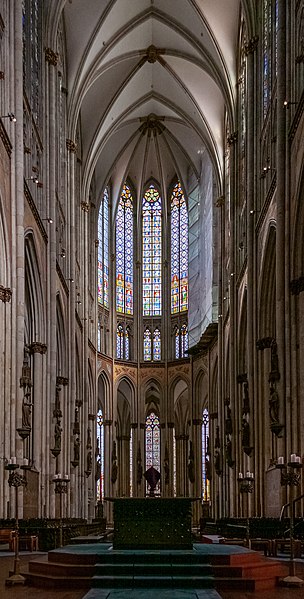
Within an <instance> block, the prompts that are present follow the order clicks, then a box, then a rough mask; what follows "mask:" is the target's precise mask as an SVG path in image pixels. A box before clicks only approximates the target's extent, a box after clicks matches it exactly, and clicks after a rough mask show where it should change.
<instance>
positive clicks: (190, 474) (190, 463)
mask: <svg viewBox="0 0 304 599" xmlns="http://www.w3.org/2000/svg"><path fill="white" fill-rule="evenodd" d="M188 478H189V481H190V482H191V483H194V481H195V473H194V451H193V443H192V441H190V449H189V461H188Z"/></svg>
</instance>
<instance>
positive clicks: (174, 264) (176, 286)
mask: <svg viewBox="0 0 304 599" xmlns="http://www.w3.org/2000/svg"><path fill="white" fill-rule="evenodd" d="M185 310H188V210H187V204H186V199H185V196H184V193H183V190H182V188H181V185H180V183H176V185H175V186H174V188H173V191H172V196H171V313H172V314H176V313H178V312H184V311H185Z"/></svg>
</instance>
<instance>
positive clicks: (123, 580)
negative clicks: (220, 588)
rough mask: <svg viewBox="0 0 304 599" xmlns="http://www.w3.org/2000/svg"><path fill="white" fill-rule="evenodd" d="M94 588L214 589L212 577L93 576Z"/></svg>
mask: <svg viewBox="0 0 304 599" xmlns="http://www.w3.org/2000/svg"><path fill="white" fill-rule="evenodd" d="M92 587H93V588H117V587H120V588H151V587H152V588H154V587H157V588H168V587H170V588H205V589H206V588H214V578H213V577H212V576H194V577H193V578H189V577H188V576H149V575H147V576H116V575H115V576H93V578H92Z"/></svg>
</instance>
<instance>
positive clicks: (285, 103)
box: [283, 100, 299, 108]
mask: <svg viewBox="0 0 304 599" xmlns="http://www.w3.org/2000/svg"><path fill="white" fill-rule="evenodd" d="M298 103H299V102H290V101H289V100H284V102H283V106H284V108H289V106H292V105H294V106H295V105H296V104H298Z"/></svg>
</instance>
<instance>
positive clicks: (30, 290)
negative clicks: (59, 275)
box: [24, 232, 46, 345]
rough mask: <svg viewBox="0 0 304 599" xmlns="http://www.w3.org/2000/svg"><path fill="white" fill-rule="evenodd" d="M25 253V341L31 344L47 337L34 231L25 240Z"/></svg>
mask: <svg viewBox="0 0 304 599" xmlns="http://www.w3.org/2000/svg"><path fill="white" fill-rule="evenodd" d="M24 246H25V247H24V254H25V283H24V284H25V293H24V301H25V315H24V317H25V343H26V345H29V344H30V343H33V342H35V341H39V342H41V341H43V340H44V339H45V338H46V330H45V313H44V305H45V302H44V301H43V292H42V286H41V275H40V273H41V267H40V265H39V263H38V253H37V250H36V243H35V238H34V235H33V233H32V232H29V233H27V235H26V236H25V240H24Z"/></svg>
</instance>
